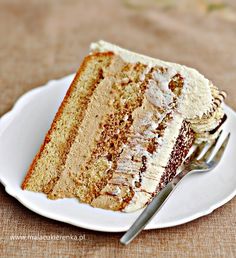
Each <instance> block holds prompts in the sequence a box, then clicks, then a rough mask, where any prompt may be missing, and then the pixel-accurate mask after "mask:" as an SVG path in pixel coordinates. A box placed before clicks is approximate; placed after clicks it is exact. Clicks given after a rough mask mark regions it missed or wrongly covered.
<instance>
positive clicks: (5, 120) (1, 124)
mask: <svg viewBox="0 0 236 258" xmlns="http://www.w3.org/2000/svg"><path fill="white" fill-rule="evenodd" d="M74 75H75V73H72V74H69V75H67V76H64V77H62V78H60V79H56V80H49V81H48V82H47V83H45V84H44V85H41V86H39V87H36V88H33V89H31V90H29V91H27V92H25V93H24V94H23V95H22V96H20V97H19V98H18V100H17V101H16V102H15V104H14V105H13V106H12V108H11V109H10V110H9V111H8V112H6V113H5V114H3V115H2V116H1V117H0V135H1V134H2V133H3V132H4V131H5V129H6V128H7V127H8V125H9V124H11V121H12V120H13V118H14V117H15V115H17V114H18V113H19V112H20V110H21V108H23V107H24V106H25V105H27V104H28V102H27V100H30V98H31V97H33V96H34V95H36V94H38V93H39V92H42V91H43V90H46V89H47V88H49V87H55V85H56V83H58V82H60V81H64V80H71V81H72V79H73V77H74ZM68 87H69V86H68ZM224 106H225V107H226V108H227V109H228V110H229V111H230V112H232V114H233V115H234V116H235V118H236V112H235V111H234V110H233V109H232V108H231V107H229V106H228V105H226V104H224ZM0 183H1V184H2V185H3V186H4V188H5V191H6V193H8V194H9V195H10V196H12V197H14V198H15V199H16V200H17V201H19V202H20V203H21V204H22V205H24V206H25V207H26V208H28V209H29V210H31V211H33V212H35V213H36V214H39V215H41V216H43V217H46V218H49V219H52V220H57V221H60V222H64V223H67V224H71V225H73V226H77V227H81V228H85V229H89V230H93V231H100V232H124V231H126V230H127V229H128V228H127V227H124V228H121V227H120V229H115V230H114V229H113V228H112V227H107V226H106V228H105V227H104V228H103V227H101V226H97V227H96V228H94V227H93V226H90V225H89V224H86V223H81V222H78V223H77V222H74V221H70V220H65V219H63V218H60V216H59V217H57V215H56V214H55V215H53V216H51V215H50V214H47V211H45V212H44V211H41V209H39V210H37V209H35V208H33V207H32V206H30V204H28V203H27V202H25V201H24V200H22V199H21V198H20V197H19V196H18V195H17V192H13V191H12V190H11V189H10V187H8V186H7V182H4V179H3V177H2V176H1V174H0ZM235 196H236V188H235V189H234V191H233V192H232V193H231V194H229V195H228V196H227V197H226V198H224V199H223V200H221V201H218V202H217V203H215V204H212V205H211V206H210V207H209V208H208V209H205V210H204V211H200V212H197V213H194V214H193V215H192V216H188V217H186V218H184V219H179V220H177V221H175V223H173V222H172V223H171V222H169V223H164V224H163V225H162V226H161V227H160V226H158V225H157V226H155V224H154V225H152V224H151V225H150V226H149V225H147V226H146V227H145V230H150V229H161V228H169V227H175V226H179V225H182V224H185V223H189V222H191V221H193V220H195V219H198V218H200V217H203V216H206V215H209V214H210V213H212V212H213V211H214V210H216V209H217V208H219V207H221V206H223V205H224V204H226V203H227V202H229V201H230V200H232V199H233V198H234V197H235Z"/></svg>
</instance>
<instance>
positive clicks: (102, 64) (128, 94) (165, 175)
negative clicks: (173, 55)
mask: <svg viewBox="0 0 236 258" xmlns="http://www.w3.org/2000/svg"><path fill="white" fill-rule="evenodd" d="M91 50H92V52H91V53H90V55H88V56H87V57H86V58H85V59H84V61H83V63H82V65H81V67H80V69H79V71H78V73H77V74H76V76H75V79H74V80H73V82H72V84H71V86H70V88H69V90H68V92H67V94H66V96H65V98H64V100H63V102H62V104H61V106H60V108H59V110H58V112H57V114H56V116H55V119H54V121H53V123H52V125H51V128H50V130H49V131H48V133H47V135H46V137H45V140H44V143H43V144H42V146H41V148H40V150H39V152H38V154H37V155H36V157H35V159H34V160H33V162H32V164H31V166H30V168H29V171H28V173H27V175H26V178H25V180H24V182H23V184H22V188H23V189H27V190H31V191H36V192H44V193H46V194H47V195H48V197H49V198H51V199H57V198H63V197H77V198H78V199H79V200H80V201H81V202H84V203H88V204H91V205H92V206H94V207H99V208H104V209H111V210H120V211H126V212H130V211H135V210H137V209H140V208H142V207H144V206H145V205H146V204H147V203H149V202H150V201H151V200H152V198H153V196H155V194H156V193H157V192H158V191H160V190H161V189H162V188H163V187H164V186H165V185H166V184H167V183H168V182H169V181H170V180H171V179H172V178H173V177H174V176H175V174H176V171H177V170H178V168H179V167H180V166H181V165H182V163H183V161H184V159H185V158H186V155H187V154H188V151H189V149H190V148H191V146H192V145H193V143H194V142H201V141H208V140H211V139H213V138H215V137H216V136H217V135H218V133H219V127H220V125H221V124H222V123H223V122H224V120H225V119H226V115H225V114H224V111H223V108H222V105H221V104H222V102H223V99H224V97H225V93H223V92H220V91H219V90H218V89H217V88H216V87H215V86H213V84H212V83H211V82H210V81H209V80H207V79H206V78H204V77H203V76H202V75H201V74H200V73H198V72H197V71H196V70H194V69H191V68H188V67H185V66H182V65H178V64H173V63H168V62H164V61H161V60H158V59H153V58H150V57H146V56H143V55H139V54H136V53H132V52H130V51H127V50H124V49H122V48H119V47H117V46H115V45H112V44H110V43H107V42H104V41H99V42H98V43H93V44H92V45H91Z"/></svg>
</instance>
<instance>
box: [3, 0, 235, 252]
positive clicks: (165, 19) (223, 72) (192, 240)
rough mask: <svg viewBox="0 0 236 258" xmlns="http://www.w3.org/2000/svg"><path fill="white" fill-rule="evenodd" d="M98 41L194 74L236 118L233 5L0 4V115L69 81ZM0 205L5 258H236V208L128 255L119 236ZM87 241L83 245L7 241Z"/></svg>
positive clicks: (155, 235)
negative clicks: (218, 92)
mask: <svg viewBox="0 0 236 258" xmlns="http://www.w3.org/2000/svg"><path fill="white" fill-rule="evenodd" d="M177 3H178V4H177ZM98 39H105V40H107V41H111V42H114V43H117V44H120V45H121V46H123V47H126V48H129V49H132V50H134V51H138V52H141V53H144V54H148V55H151V56H154V57H158V58H161V59H164V60H168V61H173V62H179V63H182V64H186V65H189V66H192V67H195V68H197V69H198V70H199V71H200V72H202V73H203V74H204V75H205V76H206V77H208V78H209V79H211V80H212V81H213V82H214V83H215V85H217V86H219V87H220V88H221V89H224V90H225V91H226V92H227V93H228V98H227V103H228V104H229V105H230V106H231V107H233V108H234V109H236V83H235V81H236V47H235V46H236V4H235V1H233V0H232V1H205V0H196V1H183V0H182V1H171V0H167V1H161V0H148V1H132V0H123V1H109V0H107V1H105V0H99V1H98V0H97V1H92V0H80V1H76V0H67V1H65V0H64V1H63V0H51V1H49V0H40V1H38V0H34V1H33V0H32V1H26V0H18V1H17V0H0V115H3V114H4V113H5V112H7V111H8V110H9V109H10V108H11V107H12V105H13V104H14V102H15V101H16V100H17V98H19V97H20V96H21V95H22V94H24V93H25V92H27V91H28V90H30V89H32V88H35V87H37V86H40V85H42V84H44V83H46V82H47V81H48V80H50V79H55V78H60V77H63V76H64V75H67V74H69V73H72V72H75V71H76V70H77V69H78V67H79V64H80V62H81V60H82V58H83V56H84V55H86V54H87V53H88V46H89V44H90V42H91V41H96V40H98ZM11 162H14V157H12V161H11ZM216 191H217V189H216ZM0 203H1V206H0V207H1V209H0V216H1V223H0V256H1V257H7V256H8V257H13V256H17V257H22V256H25V257H45V256H47V257H59V256H62V257H75V256H82V257H87V256H88V257H236V216H235V215H236V199H233V200H232V201H230V202H229V203H227V204H226V205H224V206H223V207H221V208H219V209H217V210H216V211H214V212H213V213H212V214H210V215H209V216H207V217H203V218H200V219H197V220H195V221H193V222H190V223H188V224H185V225H182V226H178V227H174V228H168V229H162V230H152V231H146V232H143V233H142V234H141V235H140V236H139V237H138V238H137V239H136V240H135V241H134V242H133V243H132V244H131V245H129V246H127V247H124V246H121V245H120V244H119V241H118V240H119V238H120V237H121V234H120V233H119V234H118V233H117V234H108V233H99V232H93V231H88V230H84V229H81V228H76V227H73V226H70V225H67V224H64V223H60V222H56V221H52V220H49V219H47V218H43V217H41V216H39V215H37V214H34V213H33V212H31V211H29V210H28V209H26V208H25V207H23V206H22V205H21V204H20V203H18V202H17V200H15V199H14V198H13V197H10V196H8V195H7V194H6V193H5V191H4V187H3V186H0ZM84 234H85V240H81V241H73V240H54V241H48V240H41V241H34V240H22V241H12V240H10V237H11V236H12V235H32V236H37V235H40V236H44V235H45V236H49V235H54V236H55V235H59V236H68V235H69V236H70V235H72V236H74V235H77V236H79V235H81V236H83V235H84Z"/></svg>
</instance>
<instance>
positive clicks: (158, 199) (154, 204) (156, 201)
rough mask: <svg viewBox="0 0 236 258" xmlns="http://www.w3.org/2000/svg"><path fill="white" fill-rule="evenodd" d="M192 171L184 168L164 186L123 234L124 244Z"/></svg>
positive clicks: (152, 215) (130, 239)
mask: <svg viewBox="0 0 236 258" xmlns="http://www.w3.org/2000/svg"><path fill="white" fill-rule="evenodd" d="M189 172H190V171H189V170H186V169H184V170H182V171H181V172H180V173H179V174H178V175H177V176H176V177H175V178H173V180H172V181H171V182H169V183H168V184H167V185H166V186H165V188H163V189H162V190H161V191H160V192H159V193H158V194H157V195H156V196H155V197H154V198H153V200H152V201H151V202H150V204H149V205H148V206H147V207H146V208H145V210H144V211H143V212H142V213H141V214H140V216H139V217H138V218H137V220H136V221H135V222H134V224H133V225H132V226H131V228H130V229H129V230H128V231H127V232H126V233H125V234H124V235H123V236H122V238H121V239H120V242H121V243H122V244H125V245H127V244H129V243H130V242H131V241H132V240H133V239H134V238H135V237H136V236H137V235H138V234H139V233H140V232H141V231H142V230H143V229H144V227H145V226H146V225H147V224H148V222H149V221H150V220H151V219H152V218H153V217H154V215H155V214H156V213H157V212H158V211H159V210H160V209H161V207H162V206H163V204H164V203H165V202H166V200H167V199H168V197H169V196H170V194H171V193H172V191H173V190H174V188H175V187H176V185H177V184H178V182H179V181H180V180H181V179H182V178H183V177H184V176H185V175H186V174H188V173H189Z"/></svg>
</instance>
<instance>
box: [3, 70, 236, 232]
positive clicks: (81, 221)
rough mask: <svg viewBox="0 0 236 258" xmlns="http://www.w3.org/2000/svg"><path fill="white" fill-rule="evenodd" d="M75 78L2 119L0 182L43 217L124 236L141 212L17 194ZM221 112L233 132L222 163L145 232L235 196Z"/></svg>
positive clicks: (234, 149) (26, 99) (180, 191)
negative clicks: (227, 143) (109, 209)
mask: <svg viewBox="0 0 236 258" xmlns="http://www.w3.org/2000/svg"><path fill="white" fill-rule="evenodd" d="M73 77H74V75H70V76H67V77H65V78H62V79H60V80H57V81H50V82H49V83H48V84H47V85H45V86H43V87H40V88H37V89H34V90H32V91H30V92H28V93H26V94H25V95H24V96H22V97H21V98H20V99H19V100H18V101H17V103H16V104H15V106H14V108H13V109H12V110H11V111H10V112H9V113H7V114H6V115H4V116H3V117H2V118H1V119H0V181H1V182H2V183H3V185H4V186H5V189H6V192H7V193H8V194H10V195H12V196H13V197H15V198H16V199H17V200H19V201H20V202H21V203H22V204H23V205H24V206H26V207H27V208H29V209H30V210H32V211H34V212H36V213H38V214H40V215H43V216H45V217H48V218H51V219H55V220H59V221H63V222H66V223H69V224H72V225H75V226H79V227H83V228H87V229H93V230H99V231H107V232H119V231H125V230H127V229H128V228H129V227H130V226H131V224H132V223H133V222H134V220H135V219H136V218H137V216H138V215H139V214H140V212H141V211H138V212H135V213H130V214H126V213H121V212H113V211H106V210H102V209H97V208H92V207H90V206H89V205H86V204H81V203H79V202H78V201H77V199H62V200H56V201H52V200H49V199H47V198H46V196H45V195H44V194H40V193H33V192H29V191H22V190H21V188H20V185H21V183H22V180H23V178H24V176H25V174H26V171H27V169H28V167H29V165H30V163H31V161H32V159H33V157H34V155H35V154H36V152H37V151H38V149H39V146H40V145H41V143H42V141H43V139H44V136H45V134H46V132H47V130H48V129H49V127H50V124H51V122H52V120H53V117H54V115H55V113H56V111H57V109H58V107H59V105H60V103H61V101H62V99H63V97H64V95H65V93H66V90H67V89H68V86H69V85H70V82H71V81H72V79H73ZM225 110H226V113H227V115H228V119H227V123H226V125H225V129H226V131H231V138H230V142H229V145H228V147H227V149H226V152H225V155H224V157H223V160H222V162H221V163H220V165H219V166H218V167H217V168H216V169H214V171H212V172H209V173H206V174H201V175H191V176H189V177H187V178H185V179H184V180H183V181H182V182H181V185H180V186H179V187H178V188H177V189H176V191H175V192H174V193H173V194H172V196H171V197H170V198H169V200H168V202H167V203H166V204H165V206H164V207H163V208H162V209H161V211H160V212H159V213H158V214H157V215H156V216H155V218H154V219H153V220H152V221H151V222H150V224H149V225H148V226H147V227H146V229H152V228H164V227H170V226H176V225H179V224H183V223H186V222H188V221H191V220H194V219H196V218H199V217H201V216H204V215H207V214H209V213H211V212H212V211H213V210H214V209H216V208H218V207H220V206H221V205H223V204H225V203H226V202H228V201H229V200H230V199H232V198H233V197H234V196H235V193H236V175H235V166H236V161H235V157H236V144H235V143H236V113H235V112H234V111H233V110H231V109H230V108H229V107H227V106H226V107H225Z"/></svg>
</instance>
